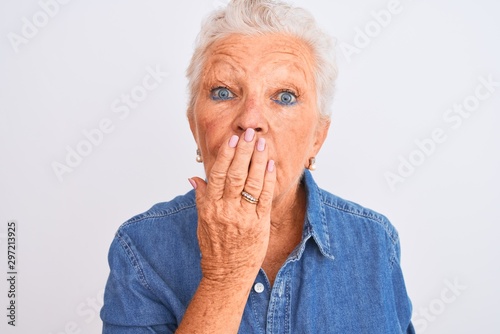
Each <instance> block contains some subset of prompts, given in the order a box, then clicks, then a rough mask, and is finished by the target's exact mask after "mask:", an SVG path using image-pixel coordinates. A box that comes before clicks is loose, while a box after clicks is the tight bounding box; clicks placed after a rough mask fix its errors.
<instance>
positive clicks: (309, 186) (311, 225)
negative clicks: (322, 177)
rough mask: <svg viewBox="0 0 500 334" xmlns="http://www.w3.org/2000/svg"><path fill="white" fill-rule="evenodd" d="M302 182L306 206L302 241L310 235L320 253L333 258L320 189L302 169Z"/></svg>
mask: <svg viewBox="0 0 500 334" xmlns="http://www.w3.org/2000/svg"><path fill="white" fill-rule="evenodd" d="M302 182H303V183H304V185H305V188H306V194H307V195H306V196H307V207H306V217H305V222H304V231H303V237H302V240H303V241H302V242H305V241H307V239H308V238H309V237H310V236H312V238H313V239H314V241H315V242H316V244H317V245H318V247H319V250H320V251H321V254H323V255H324V256H326V257H328V258H330V259H332V260H333V259H334V256H333V254H332V248H331V246H330V235H329V233H328V222H327V220H326V214H325V207H324V203H323V198H322V195H321V192H322V191H321V189H320V188H319V187H318V185H317V184H316V182H315V181H314V179H313V176H312V174H311V172H310V171H309V170H307V169H306V170H305V171H304V176H303V178H302Z"/></svg>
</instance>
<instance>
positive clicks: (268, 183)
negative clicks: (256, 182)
mask: <svg viewBox="0 0 500 334" xmlns="http://www.w3.org/2000/svg"><path fill="white" fill-rule="evenodd" d="M275 185H276V166H275V165H274V160H269V162H268V163H267V167H266V172H265V176H264V186H263V187H262V191H261V193H260V197H259V203H257V215H258V216H259V218H262V217H264V216H265V215H269V214H270V212H271V207H272V205H273V198H274V188H275Z"/></svg>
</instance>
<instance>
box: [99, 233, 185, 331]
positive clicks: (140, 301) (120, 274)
mask: <svg viewBox="0 0 500 334" xmlns="http://www.w3.org/2000/svg"><path fill="white" fill-rule="evenodd" d="M127 241H129V242H130V239H128V238H127V236H126V235H124V234H123V233H120V231H118V233H117V234H116V236H115V239H114V240H113V242H112V244H111V247H110V250H109V255H108V261H109V266H110V274H109V277H108V281H107V283H106V288H105V292H104V305H103V307H102V309H101V314H100V315H101V319H102V321H103V331H102V332H103V333H104V334H114V333H120V334H126V333H134V334H141V333H174V332H175V329H176V327H177V324H176V321H175V319H173V316H172V315H170V316H169V311H168V309H167V307H165V305H163V304H162V303H161V302H160V300H159V299H158V298H157V297H156V296H155V294H154V293H153V291H152V289H151V288H150V286H149V284H148V282H147V281H146V279H145V277H144V270H143V268H142V267H141V265H140V261H138V259H137V256H136V255H135V254H134V253H133V251H132V247H131V246H130V244H129V243H128V242H127Z"/></svg>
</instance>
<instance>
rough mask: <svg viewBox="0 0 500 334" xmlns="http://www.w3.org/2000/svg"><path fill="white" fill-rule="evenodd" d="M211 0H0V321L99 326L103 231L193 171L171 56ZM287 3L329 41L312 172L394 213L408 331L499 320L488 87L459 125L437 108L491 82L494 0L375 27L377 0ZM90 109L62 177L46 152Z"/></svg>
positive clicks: (499, 98)
mask: <svg viewBox="0 0 500 334" xmlns="http://www.w3.org/2000/svg"><path fill="white" fill-rule="evenodd" d="M61 1H62V0H61ZM43 2H44V3H45V2H49V0H43ZM224 2H226V1H222V0H221V1H215V2H214V1H213V0H196V1H175V2H174V1H159V0H146V1H95V0H93V1H89V0H87V1H81V0H73V1H71V2H69V3H68V4H61V5H59V9H58V11H57V12H56V13H55V14H53V17H49V18H48V20H47V22H43V18H44V17H43V14H40V12H41V11H42V8H41V6H40V4H39V3H38V2H37V1H34V0H29V1H28V0H24V1H14V0H2V1H1V2H0V22H1V27H0V67H1V69H0V115H1V118H0V139H1V141H0V223H1V225H0V242H1V245H0V247H1V250H0V260H1V265H0V268H2V272H3V274H1V275H0V277H5V276H6V272H7V269H6V253H7V250H6V248H7V247H6V235H5V233H6V226H7V222H8V221H9V220H11V219H14V220H16V221H17V223H18V234H17V236H18V253H17V260H18V262H17V264H18V271H19V276H18V286H17V292H18V295H17V297H18V298H17V320H16V324H17V326H16V328H12V327H11V326H8V325H7V320H8V319H7V317H6V316H5V315H6V314H7V310H6V307H7V303H8V299H7V297H6V295H7V290H8V287H7V282H6V279H4V278H2V279H1V283H0V306H1V309H2V310H3V311H1V312H0V319H2V320H1V323H0V332H2V333H43V334H48V333H53V334H56V333H98V332H100V330H101V322H100V320H99V318H98V313H97V310H98V309H99V308H100V306H101V305H102V300H101V298H102V290H103V288H104V284H105V281H106V278H107V275H108V270H109V269H108V265H107V251H108V247H109V245H110V243H111V240H112V238H113V234H114V232H115V231H116V229H117V228H118V226H119V225H120V224H121V223H122V222H124V221H125V220H126V219H128V218H130V217H131V216H133V215H135V214H137V213H140V212H143V211H145V210H147V209H148V208H149V207H150V206H151V205H153V204H154V203H157V202H160V201H166V200H169V199H171V198H172V197H173V196H175V195H178V194H182V193H184V192H186V191H188V190H189V189H190V185H189V183H188V182H187V178H188V177H190V176H193V175H199V176H203V171H202V167H201V165H198V164H196V162H195V149H196V147H195V144H194V141H193V140H192V137H191V134H190V131H189V127H188V124H187V121H186V118H185V109H186V108H185V106H186V101H187V98H186V79H185V78H184V71H185V69H186V67H187V64H188V61H189V58H190V55H191V52H192V49H193V42H194V38H195V36H196V34H197V32H198V29H199V26H200V22H201V19H202V18H203V17H204V16H205V15H206V14H207V13H208V12H209V11H211V10H212V9H213V8H215V7H216V6H218V5H220V4H223V3H224ZM294 3H295V4H298V5H301V6H304V7H305V8H307V9H309V10H310V11H312V12H313V14H314V15H315V16H316V18H317V19H318V21H319V22H320V24H321V25H322V26H323V27H324V28H325V29H326V30H328V31H329V32H330V33H331V34H332V35H334V36H336V37H337V39H338V45H339V48H338V63H339V68H340V76H339V79H338V84H337V94H336V98H335V103H334V109H333V118H332V127H331V131H330V134H329V137H328V139H327V141H326V143H325V145H324V147H323V149H322V151H321V153H320V155H319V156H318V158H317V161H318V170H317V171H316V172H315V177H316V179H317V181H318V182H319V184H320V185H321V186H322V187H323V188H325V189H327V190H329V191H331V192H333V193H335V194H337V195H339V196H342V197H344V198H347V199H351V200H353V201H356V202H358V203H360V204H362V205H364V206H367V207H370V208H373V209H375V210H377V211H379V212H382V213H384V214H385V215H387V216H388V217H389V218H390V219H391V221H392V222H393V224H394V225H395V226H396V227H397V228H398V230H399V232H400V237H401V242H402V265H403V269H404V274H405V278H406V283H407V288H408V291H409V293H410V295H411V297H412V300H413V304H414V309H415V314H414V321H415V324H416V326H417V329H420V331H419V333H423V332H425V333H429V334H431V333H439V334H442V333H478V332H480V333H483V334H488V333H498V328H499V325H500V322H499V317H498V312H499V307H498V300H500V288H499V285H498V282H500V266H499V265H498V263H499V262H498V255H500V252H499V248H498V237H499V228H498V223H499V220H500V210H499V205H498V204H497V202H498V201H499V199H500V196H499V195H500V191H499V186H500V184H499V178H498V176H497V173H498V170H500V159H499V150H498V143H499V142H500V141H499V139H500V138H499V137H500V135H499V134H500V132H499V131H498V130H494V128H496V127H498V125H499V120H500V119H499V111H500V108H499V107H500V87H499V86H497V87H494V92H493V93H492V94H490V96H489V97H488V98H486V99H484V100H483V101H480V103H479V106H477V108H476V109H475V110H474V111H473V112H472V113H471V115H470V117H468V118H464V119H463V122H462V123H461V124H460V126H456V125H457V124H458V123H455V122H446V121H445V120H444V119H443V116H444V115H446V113H447V110H448V109H449V108H453V106H454V105H455V104H462V103H464V101H468V102H469V103H472V102H473V101H474V99H473V98H472V96H474V94H475V91H476V87H478V86H480V85H481V82H480V79H479V78H480V77H484V78H488V77H489V76H491V77H492V78H493V81H496V82H499V81H500V65H499V59H500V44H499V41H500V38H499V37H500V36H499V35H500V33H499V32H500V20H499V19H498V13H499V12H500V5H499V3H498V2H496V1H494V0H476V1H465V0H460V1H457V0H440V1H430V0H427V1H426V0H413V1H411V0H401V1H400V3H399V6H398V7H397V8H398V9H399V11H398V13H397V14H393V15H392V16H391V19H390V23H389V24H387V25H386V27H383V28H381V29H380V31H377V30H376V29H377V26H376V25H374V22H376V21H375V19H374V16H373V14H372V13H371V12H372V11H375V12H380V11H381V10H383V9H386V8H387V7H388V3H389V1H388V0H377V1H360V0H356V1H353V0H349V1H347V0H345V1H329V2H326V1H319V0H314V1H311V0H309V1H305V0H301V1H299V0H296V1H294ZM42 13H43V12H42ZM34 16H35V21H36V20H38V21H37V22H38V24H39V25H41V27H39V28H37V29H38V32H36V33H33V31H31V33H32V36H31V37H30V38H26V40H24V43H21V44H19V45H17V47H14V46H13V43H12V42H11V41H10V40H9V36H10V37H11V38H12V36H13V35H12V34H17V35H19V36H22V30H23V26H24V25H26V23H25V21H23V18H26V19H27V20H29V21H30V22H33V20H34V18H33V17H34ZM365 28H366V29H372V30H370V34H371V35H372V37H370V38H369V43H368V42H366V41H365V42H366V44H368V45H366V46H363V47H360V48H358V53H356V54H352V55H351V56H349V55H348V54H346V53H344V52H342V49H341V47H340V46H341V45H343V46H344V50H345V48H346V45H347V44H350V45H352V46H353V47H356V42H357V43H358V44H357V45H358V46H360V45H361V44H359V43H360V38H361V37H359V36H358V37H357V35H359V30H364V29H365ZM26 29H27V28H25V30H26ZM25 32H26V31H25ZM9 34H10V35H9ZM356 38H358V39H357V40H356ZM16 49H17V52H16ZM157 66H158V67H159V68H160V69H161V71H163V72H168V76H166V77H165V78H163V81H162V82H161V84H159V86H158V87H157V88H156V89H155V90H153V91H151V92H149V93H148V95H147V97H146V98H145V99H144V101H142V102H140V103H139V104H138V106H137V107H136V108H135V109H131V110H130V113H129V114H128V115H127V117H123V118H120V115H121V116H123V114H121V113H114V112H113V110H112V104H113V102H114V101H115V100H116V99H118V100H119V99H120V97H121V96H122V94H130V93H131V92H132V91H133V90H134V89H135V91H136V92H137V91H138V90H137V89H140V88H137V86H139V85H141V83H142V80H143V78H144V77H145V76H146V75H147V70H146V69H147V68H148V67H150V68H153V69H154V68H156V67H157ZM481 92H483V93H485V92H487V91H486V90H484V89H482V90H481ZM103 119H109V121H110V122H111V123H112V125H113V130H112V131H111V132H110V133H108V134H105V135H104V137H103V139H102V140H101V141H100V142H98V143H97V144H98V145H93V147H92V151H91V152H90V153H89V154H88V155H87V156H86V157H84V158H83V159H82V161H81V162H80V163H79V164H78V165H77V166H76V167H74V168H72V171H71V172H67V173H64V174H63V175H62V176H61V179H62V180H61V181H60V180H59V179H58V177H57V176H56V173H55V172H54V170H53V166H52V165H53V163H54V162H59V163H61V164H66V162H65V159H66V155H67V147H70V148H71V149H76V147H77V145H78V144H79V143H80V142H81V141H83V140H85V136H84V135H83V133H82V132H83V131H84V130H88V131H90V130H92V129H94V128H97V127H98V126H99V123H100V122H101V121H102V120H103ZM453 125H455V126H456V128H453V127H452V126H453ZM436 128H441V129H442V132H443V133H444V136H445V137H446V140H445V141H444V142H443V143H439V144H436V147H435V148H434V149H433V151H432V152H431V153H430V154H429V155H428V156H424V159H420V160H419V159H418V158H419V157H420V158H422V155H420V156H419V153H418V152H417V151H416V150H418V147H417V145H416V144H415V141H416V140H424V139H426V138H430V137H431V134H432V132H433V131H434V129H436ZM87 148H88V147H87ZM399 156H401V157H403V158H405V159H409V158H410V156H413V160H414V161H415V159H417V160H416V161H417V162H418V163H419V164H420V165H419V166H417V167H416V168H415V169H414V171H413V173H412V174H411V175H410V176H408V177H405V178H404V182H399V183H397V184H396V185H395V187H394V189H391V187H390V186H389V184H388V182H387V181H386V178H385V176H384V175H385V174H386V173H387V172H392V173H397V172H398V171H397V169H398V165H399V164H400V160H399V159H400V158H399ZM450 285H455V288H453V289H450V288H449V286H450ZM495 330H496V331H495Z"/></svg>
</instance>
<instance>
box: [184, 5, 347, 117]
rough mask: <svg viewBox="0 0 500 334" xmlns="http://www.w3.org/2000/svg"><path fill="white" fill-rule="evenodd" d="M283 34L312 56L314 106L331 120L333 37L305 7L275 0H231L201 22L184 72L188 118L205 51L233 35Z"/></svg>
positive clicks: (191, 109) (193, 102)
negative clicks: (187, 92)
mask: <svg viewBox="0 0 500 334" xmlns="http://www.w3.org/2000/svg"><path fill="white" fill-rule="evenodd" d="M267 33H284V34H288V35H291V36H294V37H297V38H299V39H300V40H302V41H304V42H305V43H306V44H307V45H308V46H309V47H310V48H311V50H312V52H313V55H314V57H315V65H316V73H315V83H316V95H317V98H318V101H317V106H318V110H319V113H320V116H321V118H322V119H330V116H331V109H330V108H331V104H332V101H333V93H334V87H335V85H334V84H335V79H336V78H337V66H336V62H335V56H334V49H335V46H334V40H333V38H332V37H331V36H330V35H328V34H326V33H325V32H324V31H323V30H322V29H320V27H319V26H318V25H317V23H316V20H315V19H314V17H313V16H312V14H311V13H309V12H308V11H307V10H305V9H303V8H300V7H294V6H292V5H289V4H287V3H285V2H282V1H274V0H232V1H231V2H230V3H229V4H228V5H227V7H225V8H220V9H216V10H215V11H214V12H213V13H212V14H210V15H209V16H208V17H207V18H206V19H205V21H204V22H203V24H202V27H201V31H200V33H199V34H198V37H197V40H196V44H195V50H194V54H193V56H192V58H191V62H190V64H189V67H188V69H187V72H186V76H187V78H188V89H189V105H188V111H187V113H188V117H191V115H192V112H193V109H194V105H195V103H196V98H197V91H198V89H199V85H200V79H201V75H202V70H203V66H204V63H205V61H206V56H207V55H206V52H205V51H206V50H207V49H208V48H209V47H210V46H211V45H212V44H213V43H215V42H216V41H219V40H221V39H223V38H225V37H228V36H229V35H232V34H244V35H262V34H267Z"/></svg>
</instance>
